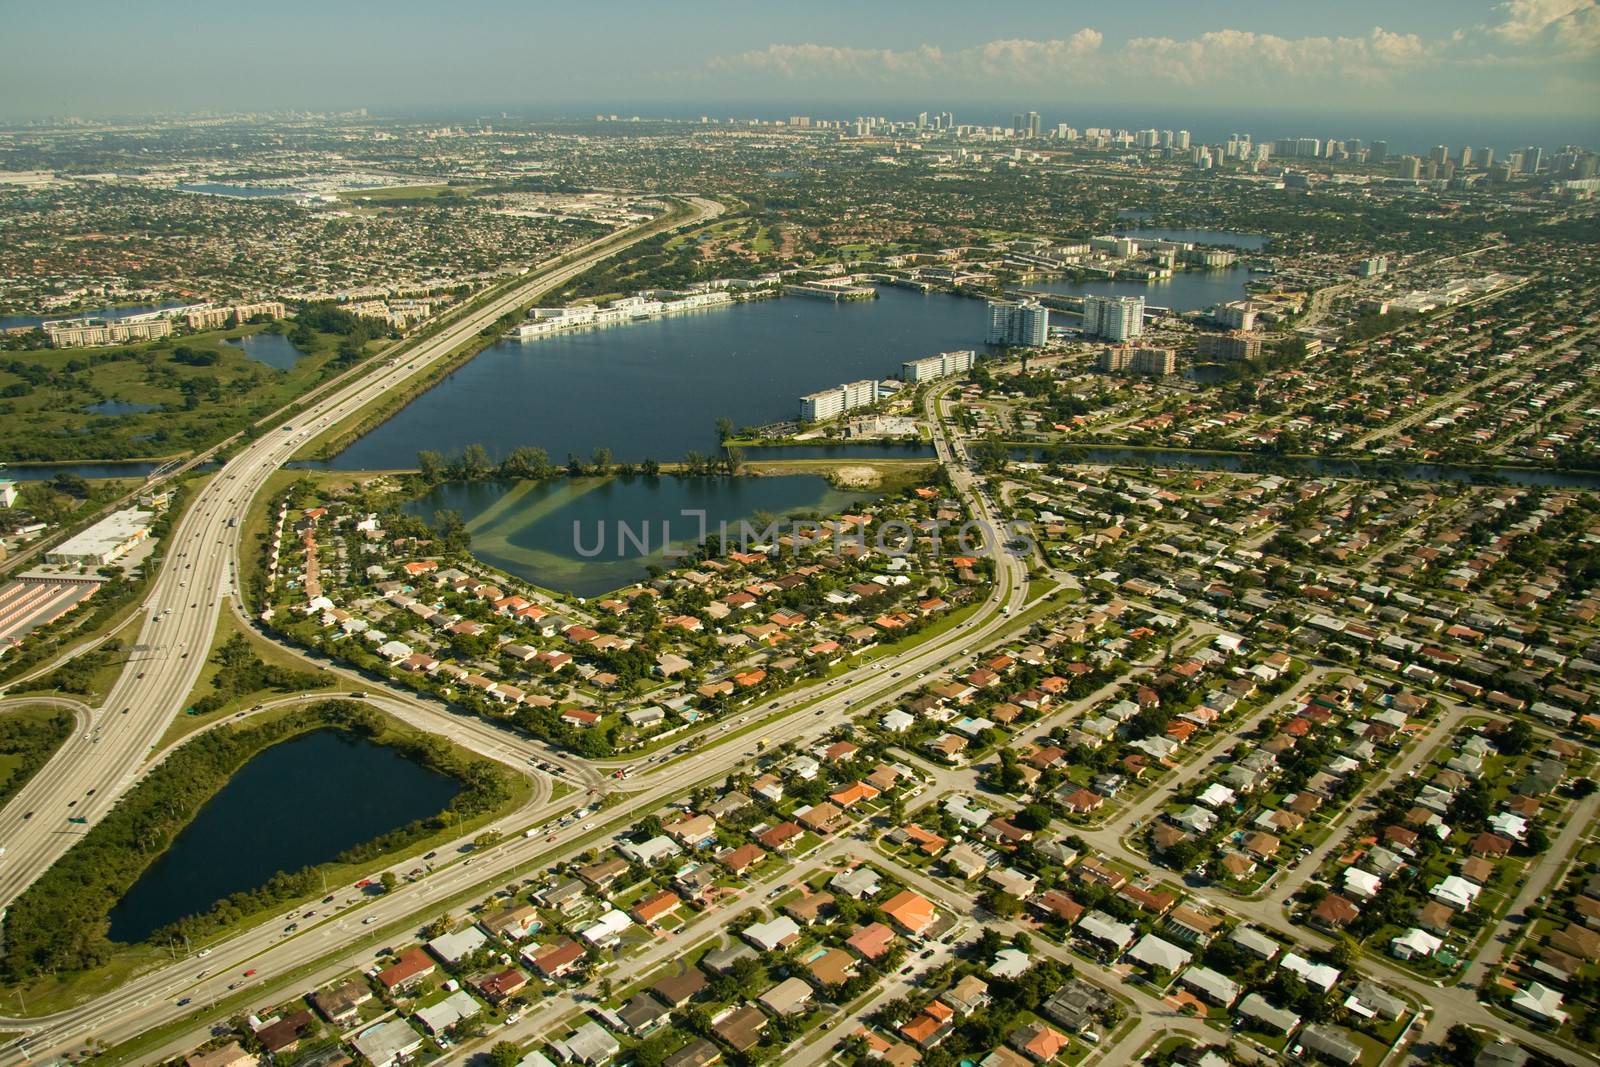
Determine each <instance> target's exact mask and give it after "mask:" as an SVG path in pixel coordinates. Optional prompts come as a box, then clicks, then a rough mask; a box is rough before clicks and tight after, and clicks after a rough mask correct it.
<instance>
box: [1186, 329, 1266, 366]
mask: <svg viewBox="0 0 1600 1067" xmlns="http://www.w3.org/2000/svg"><path fill="white" fill-rule="evenodd" d="M1261 344H1262V342H1261V335H1260V334H1256V333H1203V334H1201V335H1200V336H1199V337H1198V338H1197V347H1196V349H1195V351H1196V353H1197V354H1198V355H1201V356H1206V357H1210V358H1213V359H1232V360H1246V359H1256V358H1258V357H1259V356H1260V355H1261Z"/></svg>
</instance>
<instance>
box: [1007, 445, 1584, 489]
mask: <svg viewBox="0 0 1600 1067" xmlns="http://www.w3.org/2000/svg"><path fill="white" fill-rule="evenodd" d="M1080 448H1081V453H1082V456H1083V458H1082V460H1080V461H1078V462H1081V463H1085V464H1096V465H1101V466H1112V467H1170V468H1176V469H1185V468H1188V469H1193V470H1211V471H1233V472H1236V473H1259V474H1283V475H1288V476H1291V477H1298V478H1373V479H1376V480H1379V481H1388V480H1398V481H1415V482H1459V483H1462V484H1467V485H1471V484H1474V483H1477V482H1481V481H1483V480H1485V479H1486V478H1499V479H1503V480H1504V481H1506V482H1508V483H1509V484H1511V485H1539V486H1547V487H1550V488H1559V489H1600V474H1596V473H1590V472H1587V471H1558V470H1526V469H1523V468H1519V467H1485V468H1476V467H1462V466H1456V465H1454V464H1449V463H1406V462H1403V461H1399V462H1396V461H1385V460H1382V459H1371V460H1366V461H1362V460H1354V459H1339V458H1335V457H1322V456H1269V455H1266V454H1265V453H1261V454H1251V453H1242V452H1220V453H1214V452H1190V451H1186V450H1184V449H1181V448H1172V449H1159V448H1119V447H1117V446H1115V445H1084V446H1080ZM1040 453H1041V450H1040V449H1039V448H1037V447H1032V448H1021V447H1019V448H1014V449H1012V455H1013V456H1014V457H1016V458H1017V459H1021V460H1037V459H1039V458H1040Z"/></svg>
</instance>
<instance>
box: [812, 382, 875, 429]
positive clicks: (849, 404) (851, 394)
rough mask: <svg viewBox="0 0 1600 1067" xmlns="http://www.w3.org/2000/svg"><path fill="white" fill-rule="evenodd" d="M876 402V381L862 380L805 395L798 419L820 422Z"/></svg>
mask: <svg viewBox="0 0 1600 1067" xmlns="http://www.w3.org/2000/svg"><path fill="white" fill-rule="evenodd" d="M877 401H878V381H877V379H876V378H863V379H862V380H861V381H858V382H846V383H844V384H843V385H836V386H834V387H833V388H831V389H822V390H819V391H818V392H815V393H807V394H806V395H805V396H803V397H801V398H800V417H801V418H802V419H804V420H806V421H807V422H822V421H824V420H826V419H831V418H834V417H835V416H838V415H843V414H844V413H845V412H847V411H854V410H856V409H857V408H864V407H871V406H872V405H873V404H875V403H877Z"/></svg>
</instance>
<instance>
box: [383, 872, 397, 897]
mask: <svg viewBox="0 0 1600 1067" xmlns="http://www.w3.org/2000/svg"><path fill="white" fill-rule="evenodd" d="M378 882H379V884H381V885H382V886H383V891H384V892H385V893H393V892H394V889H395V886H397V885H399V884H400V879H399V878H397V877H396V876H395V873H394V872H393V871H384V872H383V877H382V878H379V879H378Z"/></svg>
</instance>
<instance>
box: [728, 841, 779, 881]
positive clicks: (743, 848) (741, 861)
mask: <svg viewBox="0 0 1600 1067" xmlns="http://www.w3.org/2000/svg"><path fill="white" fill-rule="evenodd" d="M766 854H767V853H766V850H765V849H763V848H762V847H761V846H760V845H756V844H749V843H746V844H743V845H740V846H738V847H737V848H730V849H726V850H725V851H722V852H719V853H717V857H716V859H717V862H718V863H720V864H722V865H723V866H724V867H726V868H728V870H730V871H732V872H733V873H734V874H743V873H744V872H745V871H746V870H748V869H750V868H751V867H753V866H755V865H756V864H758V863H760V862H761V857H763V856H765V855H766Z"/></svg>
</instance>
